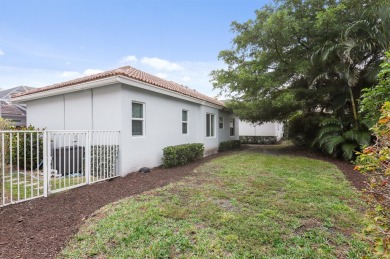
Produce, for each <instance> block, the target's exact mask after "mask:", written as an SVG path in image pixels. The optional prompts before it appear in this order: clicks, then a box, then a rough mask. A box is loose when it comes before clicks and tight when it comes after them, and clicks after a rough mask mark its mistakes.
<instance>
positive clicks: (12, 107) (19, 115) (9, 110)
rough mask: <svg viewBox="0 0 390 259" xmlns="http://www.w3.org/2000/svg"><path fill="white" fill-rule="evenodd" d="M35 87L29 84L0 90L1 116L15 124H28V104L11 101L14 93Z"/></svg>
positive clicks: (19, 125) (18, 125)
mask: <svg viewBox="0 0 390 259" xmlns="http://www.w3.org/2000/svg"><path fill="white" fill-rule="evenodd" d="M31 89H34V88H32V87H28V86H17V87H14V88H10V89H7V90H2V91H0V117H1V118H3V119H5V120H8V121H9V122H11V123H12V124H13V125H14V126H17V127H21V126H26V105H25V104H22V103H20V104H12V103H10V99H11V96H12V95H13V94H18V93H23V92H26V91H28V90H31Z"/></svg>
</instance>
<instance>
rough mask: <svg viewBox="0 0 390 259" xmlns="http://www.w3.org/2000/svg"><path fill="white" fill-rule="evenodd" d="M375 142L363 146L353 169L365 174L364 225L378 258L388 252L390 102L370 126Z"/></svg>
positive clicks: (385, 255)
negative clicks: (367, 220)
mask: <svg viewBox="0 0 390 259" xmlns="http://www.w3.org/2000/svg"><path fill="white" fill-rule="evenodd" d="M371 130H372V131H373V132H374V135H375V139H376V141H375V143H374V144H373V145H371V146H368V147H366V148H365V149H364V150H363V151H362V152H361V153H360V152H359V153H357V154H358V155H359V156H358V157H357V160H356V167H355V170H358V171H360V172H361V173H363V174H365V175H367V176H368V178H369V181H368V185H367V189H366V190H365V194H366V195H365V197H366V199H365V200H366V201H367V203H368V205H369V209H368V210H367V216H368V218H369V222H370V223H371V224H369V225H368V226H367V228H366V229H365V233H366V234H367V236H368V237H370V238H371V239H373V240H374V245H375V253H376V254H377V255H378V258H388V257H389V255H390V102H386V103H385V104H384V105H383V107H382V109H381V117H380V118H379V120H378V122H377V124H376V125H375V126H374V127H372V128H371Z"/></svg>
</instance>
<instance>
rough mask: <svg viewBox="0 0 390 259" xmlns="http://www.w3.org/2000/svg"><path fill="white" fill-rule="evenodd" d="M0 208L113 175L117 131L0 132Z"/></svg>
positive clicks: (117, 144)
mask: <svg viewBox="0 0 390 259" xmlns="http://www.w3.org/2000/svg"><path fill="white" fill-rule="evenodd" d="M0 149H1V152H0V207H2V206H5V205H8V204H12V203H17V202H21V201H26V200H30V199H34V198H37V197H41V196H45V197H46V196H47V195H49V194H50V193H54V192H59V191H63V190H67V189H71V188H75V187H78V186H82V185H86V184H90V183H94V182H98V181H102V180H107V179H110V178H113V177H117V176H119V168H118V165H119V159H118V158H119V131H0Z"/></svg>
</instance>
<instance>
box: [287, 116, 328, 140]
mask: <svg viewBox="0 0 390 259" xmlns="http://www.w3.org/2000/svg"><path fill="white" fill-rule="evenodd" d="M323 119H324V116H323V115H321V114H317V113H309V114H304V113H299V114H296V115H294V116H293V117H292V118H290V120H289V121H288V124H287V132H288V138H289V139H290V140H291V141H292V142H293V143H294V144H295V145H298V146H306V147H310V146H311V143H312V142H313V139H315V138H316V135H317V132H318V130H319V129H320V123H321V121H322V120H323Z"/></svg>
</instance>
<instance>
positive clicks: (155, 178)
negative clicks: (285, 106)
mask: <svg viewBox="0 0 390 259" xmlns="http://www.w3.org/2000/svg"><path fill="white" fill-rule="evenodd" d="M252 148H253V147H251V149H252ZM260 151H261V150H260ZM282 152H283V153H284V152H285V153H287V154H293V155H303V156H307V157H312V158H316V159H321V160H325V161H328V162H332V163H334V164H336V165H337V166H338V167H339V168H340V170H341V171H343V173H344V174H345V175H346V177H347V178H348V180H350V181H351V182H352V184H353V185H355V186H356V188H358V189H361V188H362V187H363V186H364V184H363V181H364V180H365V179H364V177H362V176H361V175H360V174H359V173H357V172H354V171H353V166H352V165H350V164H348V163H346V162H343V161H339V160H334V159H332V158H326V157H323V156H322V155H318V154H315V153H312V152H308V151H305V150H299V149H286V150H282ZM224 154H226V153H221V154H215V155H211V156H208V157H205V158H203V159H201V160H199V161H197V162H195V163H192V164H189V165H186V166H182V167H176V168H170V169H162V168H154V169H153V170H152V172H150V173H147V174H144V173H131V174H129V175H127V176H126V177H123V178H116V179H113V180H110V181H105V182H101V183H96V184H92V185H89V186H84V187H81V188H77V189H73V190H70V191H65V192H62V193H57V194H54V195H50V196H49V197H47V198H40V199H35V200H31V201H27V202H23V203H19V204H15V205H10V206H6V207H3V208H0V258H53V257H55V256H56V255H57V254H58V253H59V252H60V251H61V249H62V248H63V247H65V246H66V244H67V243H68V241H69V239H70V238H71V237H72V236H73V235H74V234H76V233H77V231H78V230H79V227H80V226H81V225H82V224H83V223H84V222H85V220H86V219H87V218H88V216H89V215H91V214H92V213H93V212H95V211H96V210H98V209H99V208H101V207H102V206H104V205H106V204H109V203H112V202H115V201H118V200H120V199H123V198H125V197H129V196H132V195H136V194H140V193H142V192H145V191H148V190H151V189H154V188H157V187H162V186H164V185H167V184H169V183H172V182H176V181H178V180H180V179H182V178H183V177H185V176H188V175H191V174H192V172H193V170H194V169H195V168H196V167H198V166H199V165H201V164H203V163H205V162H208V161H210V160H211V159H214V158H216V157H218V156H221V155H224Z"/></svg>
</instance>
